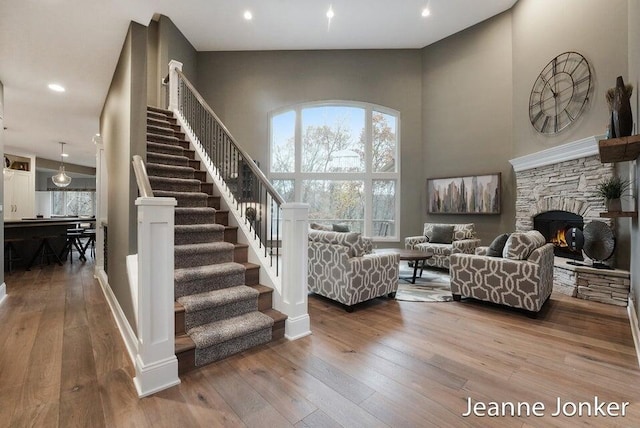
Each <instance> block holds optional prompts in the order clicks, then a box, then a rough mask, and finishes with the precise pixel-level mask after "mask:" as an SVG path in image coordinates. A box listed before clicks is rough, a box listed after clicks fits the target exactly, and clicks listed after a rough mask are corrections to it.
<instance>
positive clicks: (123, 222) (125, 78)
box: [100, 22, 147, 330]
mask: <svg viewBox="0 0 640 428" xmlns="http://www.w3.org/2000/svg"><path fill="white" fill-rule="evenodd" d="M146 48H147V30H146V27H144V26H142V25H140V24H136V23H133V22H132V23H131V24H130V26H129V31H128V32H127V36H126V39H125V42H124V45H123V47H122V52H121V53H120V58H119V60H118V64H117V66H116V69H115V71H114V75H113V79H112V81H111V86H110V87H109V91H108V93H107V97H106V100H105V103H104V107H103V109H102V113H101V115H100V134H101V135H102V140H103V143H104V147H105V155H106V159H107V172H108V175H109V190H108V198H109V204H108V206H109V211H108V224H109V228H108V233H109V235H108V242H109V257H108V263H109V266H108V271H109V284H110V285H111V288H112V290H113V293H114V295H115V296H116V298H117V299H118V302H119V303H120V306H121V307H122V310H123V311H124V313H125V315H126V316H127V319H128V320H129V323H130V324H131V326H132V327H133V329H134V330H135V328H136V325H135V324H136V323H135V318H134V311H133V304H132V299H131V289H130V287H129V281H128V279H127V271H126V265H125V258H126V256H127V255H129V254H135V253H136V252H137V248H136V247H137V227H136V226H137V224H136V217H137V216H136V207H135V199H136V198H137V196H138V190H137V185H136V180H135V175H134V174H133V168H132V166H131V157H132V156H133V155H135V154H140V155H143V154H144V153H145V151H146V144H145V142H146V100H147V86H146V85H147V81H146V77H147V68H146Z"/></svg>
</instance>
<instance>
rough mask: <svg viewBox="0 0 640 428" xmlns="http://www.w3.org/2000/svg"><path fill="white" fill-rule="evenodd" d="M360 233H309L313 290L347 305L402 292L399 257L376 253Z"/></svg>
mask: <svg viewBox="0 0 640 428" xmlns="http://www.w3.org/2000/svg"><path fill="white" fill-rule="evenodd" d="M372 249H373V245H372V243H371V240H370V239H369V238H364V237H362V236H360V234H359V233H355V232H349V233H341V232H325V231H319V230H310V231H309V266H308V271H307V272H308V275H307V276H308V283H309V291H312V292H314V293H317V294H319V295H321V296H324V297H328V298H329V299H332V300H335V301H337V302H340V303H342V304H343V305H346V306H347V312H351V311H352V310H353V307H352V306H353V305H355V304H356V303H360V302H364V301H366V300H370V299H374V298H376V297H380V296H385V295H389V297H393V296H395V293H396V290H397V289H398V268H399V264H400V256H399V255H397V254H372V253H371V252H372Z"/></svg>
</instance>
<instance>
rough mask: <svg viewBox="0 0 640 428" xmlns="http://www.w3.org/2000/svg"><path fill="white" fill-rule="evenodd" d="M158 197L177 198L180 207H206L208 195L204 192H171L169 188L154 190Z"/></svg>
mask: <svg viewBox="0 0 640 428" xmlns="http://www.w3.org/2000/svg"><path fill="white" fill-rule="evenodd" d="M153 195H154V196H156V197H158V198H176V200H177V201H178V206H180V207H206V206H207V200H208V198H209V197H208V195H207V194H206V193H202V192H171V191H167V190H155V189H154V190H153Z"/></svg>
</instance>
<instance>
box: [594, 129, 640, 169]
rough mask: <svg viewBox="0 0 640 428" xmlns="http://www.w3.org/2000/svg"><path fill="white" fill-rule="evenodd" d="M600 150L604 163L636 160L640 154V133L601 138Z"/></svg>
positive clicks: (601, 159)
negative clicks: (606, 138)
mask: <svg viewBox="0 0 640 428" xmlns="http://www.w3.org/2000/svg"><path fill="white" fill-rule="evenodd" d="M598 151H599V152H600V161H601V162H602V163H609V162H624V161H631V160H635V159H637V158H638V156H639V155H640V135H632V136H630V137H620V138H609V139H608V140H600V141H599V142H598Z"/></svg>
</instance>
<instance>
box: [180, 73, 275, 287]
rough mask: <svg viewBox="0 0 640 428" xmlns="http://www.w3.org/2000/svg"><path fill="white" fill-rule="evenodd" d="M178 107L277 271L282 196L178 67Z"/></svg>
mask: <svg viewBox="0 0 640 428" xmlns="http://www.w3.org/2000/svg"><path fill="white" fill-rule="evenodd" d="M177 75H178V100H177V101H178V102H177V107H178V111H179V112H180V114H181V115H182V117H183V119H184V120H185V121H186V126H187V128H189V130H190V131H191V132H192V133H193V134H194V135H195V137H196V138H197V140H198V141H197V142H198V143H199V144H200V146H201V148H202V150H203V152H204V153H205V155H206V157H207V159H203V161H205V162H207V161H208V162H210V163H211V164H212V165H213V167H214V169H215V170H214V173H215V174H216V175H217V176H218V177H219V178H220V179H222V180H223V181H224V183H225V185H226V189H227V191H228V193H229V195H231V196H232V197H233V199H234V203H235V205H236V208H237V209H238V211H239V212H240V215H241V217H242V219H243V221H244V222H245V224H246V225H248V226H249V227H250V229H251V231H252V233H253V236H254V238H257V239H258V240H259V242H260V248H261V249H262V248H264V255H265V257H269V258H270V263H271V266H274V265H275V270H276V275H279V267H278V257H279V256H280V242H281V239H280V232H281V230H280V229H281V225H280V222H281V210H280V207H281V206H282V204H283V203H284V199H283V198H282V197H281V196H280V194H279V193H278V192H277V191H276V190H275V189H274V188H273V186H272V185H271V183H270V182H269V180H268V179H267V177H265V175H264V173H263V172H262V171H261V170H260V168H259V167H258V165H257V164H256V162H254V160H253V159H252V158H251V156H249V154H248V153H247V152H246V151H245V150H244V149H242V148H241V147H240V146H239V145H238V143H237V142H236V141H235V139H234V138H233V136H232V135H231V133H230V132H229V130H228V129H227V128H226V127H225V126H224V124H223V123H222V121H221V120H220V119H219V118H218V116H216V114H215V113H214V112H213V110H212V109H211V107H209V105H208V104H207V103H206V102H205V101H204V99H203V98H202V96H201V95H200V94H199V93H198V91H197V90H196V89H195V88H194V87H193V85H192V84H191V82H189V80H187V78H186V77H185V76H184V74H182V72H180V71H177Z"/></svg>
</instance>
